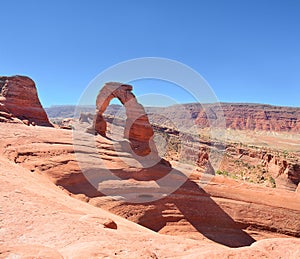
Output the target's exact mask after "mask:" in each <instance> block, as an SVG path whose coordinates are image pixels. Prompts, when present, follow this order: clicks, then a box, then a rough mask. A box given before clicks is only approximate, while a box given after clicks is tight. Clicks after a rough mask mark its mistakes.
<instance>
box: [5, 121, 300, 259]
mask: <svg viewBox="0 0 300 259" xmlns="http://www.w3.org/2000/svg"><path fill="white" fill-rule="evenodd" d="M0 128H1V131H0V132H1V134H2V136H1V139H3V135H4V133H3V132H6V133H8V132H12V129H14V132H12V133H11V134H6V136H7V138H5V139H4V140H6V141H7V142H10V143H11V144H7V143H5V142H1V155H0V182H1V186H2V187H1V189H0V204H1V206H0V258H7V257H8V258H10V257H12V258H13V257H20V258H33V257H41V258H105V257H110V258H128V257H130V258H141V257H142V258H208V257H209V258H220V257H222V258H247V257H265V258H280V257H283V258H298V257H299V256H300V240H299V239H298V238H270V239H265V240H260V241H257V242H254V243H253V244H252V245H251V246H246V247H241V248H227V247H226V246H223V245H221V244H220V243H219V242H216V241H217V240H213V238H212V237H210V238H203V239H197V240H193V239H189V238H186V237H185V236H187V233H186V235H184V236H183V237H182V236H181V237H174V236H169V235H161V234H158V233H155V232H152V231H150V230H147V229H146V228H143V227H142V226H139V225H136V224H134V223H132V222H130V221H127V220H125V219H123V218H121V217H119V216H116V215H113V214H111V213H110V212H107V211H105V210H103V209H101V208H97V207H94V206H91V205H90V204H88V203H86V202H83V201H80V200H78V199H74V198H72V197H70V196H69V195H68V194H69V193H68V192H67V191H66V190H62V189H61V188H59V187H57V186H55V185H54V184H53V183H51V182H50V181H49V178H48V177H53V176H55V177H56V178H55V179H65V180H67V178H68V175H70V174H68V172H69V171H68V170H71V171H72V165H74V164H73V163H72V159H71V158H74V157H73V153H72V152H71V149H72V148H71V146H70V141H71V134H70V131H67V130H59V129H51V128H43V127H31V128H30V131H28V127H26V126H25V125H24V126H23V125H12V124H3V123H0ZM36 136H37V137H36ZM21 140H22V141H21ZM58 140H59V141H58ZM103 145H104V143H103ZM12 150H14V151H15V154H16V155H17V154H18V155H19V156H17V157H18V158H19V159H17V160H16V161H14V160H11V161H9V160H7V159H6V158H4V156H8V157H10V156H11V155H12V153H11V152H12ZM62 150H64V151H63V152H61V151H62ZM10 158H12V157H10ZM39 161H40V162H39ZM69 161H70V163H69ZM73 162H74V161H73ZM74 163H75V162H74ZM34 165H37V167H36V168H40V170H41V171H40V172H41V174H40V173H38V171H33V172H32V171H30V170H28V169H27V168H30V169H32V168H35V167H34ZM62 165H64V167H61V166H62ZM51 167H53V168H56V169H53V168H52V173H50V172H51V171H47V170H50V168H51ZM54 172H55V173H54ZM73 173H74V172H73ZM45 176H48V177H45ZM59 177H60V178H59ZM220 179H221V180H220ZM222 179H223V178H219V180H218V181H214V182H213V183H212V184H211V185H209V186H208V187H207V188H206V190H205V192H206V193H209V194H210V195H212V196H211V197H209V196H207V195H204V196H199V198H198V199H197V201H198V202H196V200H194V201H193V202H191V201H190V200H189V198H187V199H186V200H185V206H186V208H184V205H183V203H182V204H181V205H180V203H177V204H178V205H179V207H178V208H179V209H181V210H183V209H184V210H185V211H186V214H185V217H186V222H185V224H187V222H188V221H189V222H194V219H193V218H191V216H192V214H193V213H192V209H193V206H194V205H196V206H197V209H199V208H200V207H202V205H204V203H206V205H205V207H203V208H209V207H211V206H212V207H215V206H217V207H215V208H218V209H215V210H214V214H218V213H220V210H221V207H219V206H220V205H221V203H222V202H225V201H226V199H228V201H229V203H227V204H226V202H225V204H226V205H225V207H224V206H223V207H222V210H223V212H221V213H222V215H224V213H225V212H224V211H225V208H226V207H228V209H227V210H226V213H227V216H226V218H225V219H223V220H222V222H225V223H226V221H227V223H230V224H235V223H234V222H233V221H232V219H233V214H237V215H238V216H242V217H246V216H245V215H243V211H247V210H243V209H242V208H241V207H240V206H241V205H242V204H243V202H241V200H247V199H250V197H253V194H254V193H253V192H255V193H256V196H255V197H254V198H253V199H252V200H251V203H250V204H248V205H247V207H249V208H250V210H251V207H252V209H253V212H256V214H255V217H256V218H259V217H262V218H264V220H265V221H273V220H274V219H275V216H272V215H273V211H272V212H271V211H269V212H268V213H272V214H269V217H267V216H266V214H260V213H261V211H260V210H259V206H262V207H263V210H265V208H266V205H265V203H267V204H268V205H269V206H270V207H271V208H272V209H273V210H274V209H275V208H278V209H281V210H282V211H287V213H289V212H292V211H294V213H295V212H296V211H297V209H298V211H299V207H298V208H295V206H297V204H299V200H298V198H296V196H295V197H294V196H289V195H288V196H284V194H285V193H284V192H279V193H278V194H277V196H276V195H275V192H273V190H272V189H270V190H272V191H271V193H268V192H265V189H266V188H260V189H257V188H255V187H254V186H252V187H249V186H248V188H245V186H242V188H240V187H239V184H236V186H235V187H233V188H232V187H231V185H227V184H228V182H226V180H225V179H224V182H222ZM52 180H53V178H52ZM189 184H190V185H192V183H189ZM186 188H188V187H187V186H186ZM192 189H193V188H189V190H188V189H187V190H186V191H187V192H190V194H192V193H193V191H192ZM242 190H243V191H242ZM266 193H267V194H266ZM193 195H196V193H194V194H193ZM178 196H180V194H179V195H178ZM214 197H215V198H214ZM217 197H219V198H218V199H219V200H218V199H216V198H217ZM224 197H226V198H224ZM77 198H83V196H81V197H77ZM95 198H96V197H95ZM99 198H101V197H99ZM174 198H175V197H173V199H174ZM210 199H213V200H215V202H216V203H215V205H212V202H213V201H210ZM108 200H109V199H108ZM178 200H180V197H178V198H177V201H178ZM94 201H95V200H94ZM230 201H231V202H230ZM203 202H204V203H203ZM230 203H231V204H232V205H231V206H229V204H230ZM107 204H108V205H110V203H107ZM161 204H162V203H161ZM216 204H218V205H216ZM145 206H146V205H145V204H143V205H141V208H142V207H145ZM148 206H149V209H150V212H151V213H150V214H149V213H148V219H149V217H150V218H154V221H155V220H157V218H156V215H157V214H156V213H155V212H156V211H157V209H155V204H154V205H151V204H149V205H148ZM180 206H181V207H180ZM199 206H200V207H199ZM116 208H117V207H116ZM145 208H146V207H145ZM123 209H124V207H120V210H121V211H122V210H123ZM142 209H143V208H142ZM149 209H148V211H149ZM187 209H190V210H191V212H188V210H187ZM231 209H233V210H234V212H233V214H232V213H230V210H231ZM128 211H129V212H131V213H132V212H134V211H130V210H128ZM142 211H143V210H141V212H142ZM202 211H204V210H202ZM144 213H145V214H147V211H145V212H144ZM151 214H152V217H151ZM163 214H164V215H163V217H166V216H167V214H169V215H170V216H169V219H168V222H169V223H168V224H170V225H169V230H171V229H172V222H175V221H176V220H175V221H174V220H172V218H173V219H175V217H174V216H172V211H170V212H168V213H167V211H166V210H164V213H163ZM214 214H211V215H210V216H212V217H213V218H212V219H210V218H209V217H207V218H206V220H205V221H206V222H205V223H207V222H209V221H213V220H215V219H217V218H221V217H219V216H217V218H216V217H215V216H214ZM275 214H276V213H274V215H275ZM228 215H230V217H229V216H228ZM207 216H208V215H207ZM160 217H161V216H160ZM248 217H249V219H248V220H251V221H254V220H255V219H254V218H251V219H250V216H249V215H248ZM281 217H282V220H283V219H284V220H285V221H286V225H285V227H287V229H291V228H292V226H293V225H294V226H295V225H297V224H298V223H297V221H295V220H297V219H298V218H299V214H298V215H294V216H293V219H292V218H291V215H290V214H281ZM230 218H231V219H230ZM165 219H166V218H165ZM204 219H205V218H204ZM109 220H113V221H114V222H115V223H116V224H117V226H118V227H117V229H109V228H105V227H104V224H105V223H106V222H107V221H109ZM215 222H216V223H218V221H215ZM230 224H229V225H230ZM273 224H274V226H275V225H276V221H274V223H273ZM175 225H176V224H175ZM298 226H299V224H298ZM195 227H198V228H199V227H201V224H200V223H198V226H197V225H195ZM211 227H212V226H211ZM224 227H228V224H226V225H225V226H224ZM176 228H177V229H180V226H179V225H177V227H176V226H175V227H173V232H174V231H176ZM200 230H201V229H199V230H198V231H199V232H200ZM214 231H217V232H215V239H216V238H221V237H222V236H221V235H222V232H218V231H219V230H218V228H216V229H215V230H214ZM238 231H241V230H238ZM298 233H299V230H298ZM230 234H234V231H233V232H232V233H228V235H230ZM228 235H227V237H228ZM274 236H276V235H275V234H273V237H274ZM270 237H272V233H271V234H270ZM219 241H220V240H219Z"/></svg>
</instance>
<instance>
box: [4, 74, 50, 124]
mask: <svg viewBox="0 0 300 259" xmlns="http://www.w3.org/2000/svg"><path fill="white" fill-rule="evenodd" d="M0 121H2V122H19V123H24V124H26V125H30V124H32V125H39V126H48V127H52V124H51V123H50V122H49V120H48V117H47V114H46V112H45V110H44V109H43V107H42V105H41V103H40V100H39V97H38V94H37V90H36V87H35V83H34V82H33V81H32V80H31V79H30V78H29V77H26V76H11V77H7V76H1V77H0Z"/></svg>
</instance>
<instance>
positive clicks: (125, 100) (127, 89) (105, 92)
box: [89, 82, 154, 156]
mask: <svg viewBox="0 0 300 259" xmlns="http://www.w3.org/2000/svg"><path fill="white" fill-rule="evenodd" d="M131 91H132V86H131V85H127V84H122V83H117V82H110V83H106V84H105V85H104V86H103V88H102V89H101V90H100V92H99V94H98V96H97V100H96V107H97V108H96V115H95V118H94V121H93V126H92V128H90V129H89V132H92V133H96V134H97V133H98V134H100V135H102V136H106V130H107V123H106V121H105V119H104V117H103V113H104V112H105V110H106V108H107V107H108V105H109V102H110V101H111V100H112V99H113V98H118V99H119V100H120V102H121V103H122V104H123V105H124V107H125V109H126V117H127V118H126V125H125V130H124V137H125V138H126V139H128V140H129V141H130V144H131V146H132V149H133V150H134V152H135V153H136V154H138V155H142V156H145V155H148V154H149V153H150V152H151V147H150V146H151V144H150V142H151V138H152V136H153V134H154V132H153V129H152V127H151V124H150V123H149V120H148V116H147V114H146V112H145V110H144V107H143V106H142V105H141V104H139V103H138V102H137V100H136V98H135V96H134V94H133V93H132V92H131Z"/></svg>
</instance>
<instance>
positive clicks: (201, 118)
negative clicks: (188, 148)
mask: <svg viewBox="0 0 300 259" xmlns="http://www.w3.org/2000/svg"><path fill="white" fill-rule="evenodd" d="M199 106H200V105H191V107H190V111H191V117H194V118H195V121H196V123H197V124H199V125H200V126H202V127H207V126H208V119H207V118H210V119H214V117H215V114H216V113H217V112H218V111H219V109H220V107H218V106H216V105H204V107H205V110H204V109H202V108H201V106H200V107H199ZM221 107H222V109H223V113H224V117H225V121H226V127H227V128H231V129H238V130H264V131H276V132H280V131H285V132H298V131H300V108H296V107H295V108H293V107H280V106H271V105H263V104H231V103H223V104H222V105H221ZM205 111H206V112H205Z"/></svg>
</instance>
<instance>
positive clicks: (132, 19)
mask: <svg viewBox="0 0 300 259" xmlns="http://www.w3.org/2000/svg"><path fill="white" fill-rule="evenodd" d="M0 9H1V15H0V26H1V30H0V31H1V41H0V75H15V74H22V75H28V76H30V77H31V78H32V79H33V80H34V81H35V82H36V84H37V87H38V91H39V96H40V99H41V101H42V103H43V105H44V106H46V107H47V106H50V105H55V104H76V103H77V101H78V99H79V97H80V95H81V93H82V91H83V90H84V89H85V87H86V86H87V85H88V83H89V82H90V81H91V80H92V79H93V78H94V77H95V76H96V75H97V74H98V73H100V72H101V71H103V70H104V69H106V68H108V67H110V66H112V65H114V64H116V63H118V62H122V61H125V60H128V59H133V58H139V57H149V56H150V57H164V58H170V59H175V60H177V61H179V62H182V63H185V64H186V65H188V66H190V67H192V68H193V69H195V70H196V71H198V72H199V73H200V74H201V75H202V76H203V77H204V78H205V79H206V80H207V81H208V82H209V84H210V85H211V86H212V88H213V90H214V91H215V93H216V95H217V97H218V98H219V100H220V101H225V102H257V103H268V104H276V105H286V106H300V94H299V89H300V1H298V0H294V1H292V0H281V1H278V0H269V1H266V0H236V1H232V0H219V1H216V0H207V1H201V0H194V1H191V0H181V1H176V0H169V1H168V0H151V1H150V0H136V1H135V0H132V1H130V0H127V1H125V0H119V1H116V0H87V1H83V0H81V1H78V0H70V1H66V0H44V1H39V0H35V1H33V0H19V1H16V0H9V1H7V0H0ZM148 88H149V87H144V88H143V89H142V88H139V87H138V89H135V91H136V93H137V94H143V93H147V91H149V92H159V88H158V87H157V86H154V87H153V89H151V90H150V89H148ZM168 91H169V90H168ZM168 91H167V92H168ZM171 92H172V94H173V95H176V89H174V91H171ZM182 101H183V102H186V101H189V100H188V99H185V98H184V97H183V98H182Z"/></svg>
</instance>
